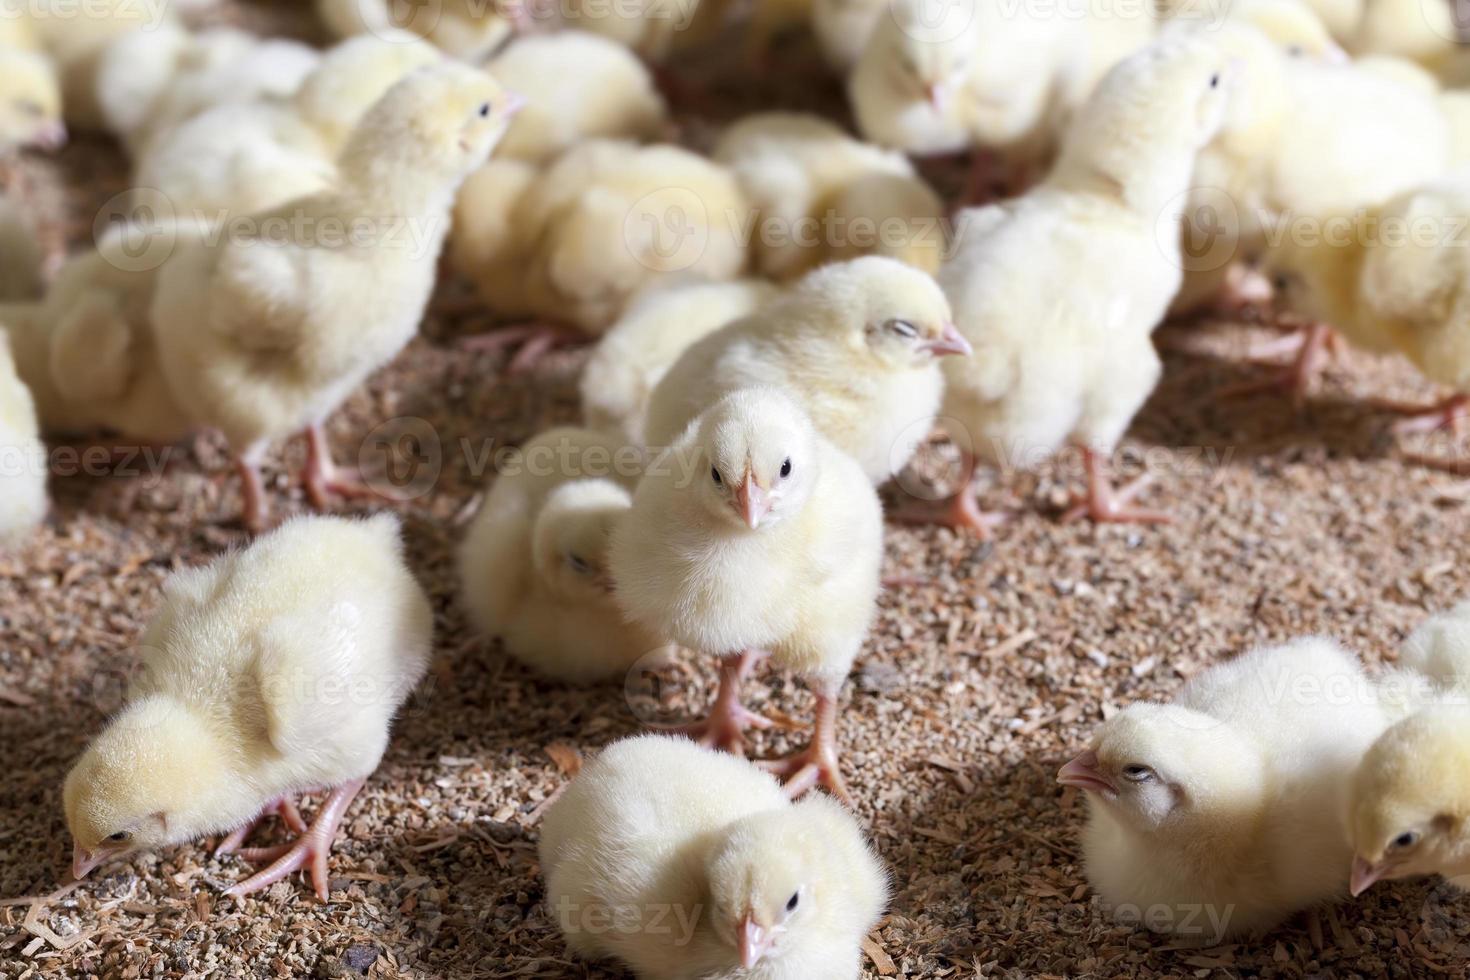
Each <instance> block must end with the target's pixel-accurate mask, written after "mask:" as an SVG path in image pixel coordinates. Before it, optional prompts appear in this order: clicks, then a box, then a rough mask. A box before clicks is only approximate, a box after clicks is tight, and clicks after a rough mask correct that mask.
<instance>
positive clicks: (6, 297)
mask: <svg viewBox="0 0 1470 980" xmlns="http://www.w3.org/2000/svg"><path fill="white" fill-rule="evenodd" d="M43 262H44V257H43V254H42V248H41V243H40V242H39V241H38V240H37V239H36V232H35V229H34V228H33V227H32V226H31V222H30V220H29V219H28V218H27V216H26V215H25V214H24V213H23V212H22V211H21V209H20V207H19V206H18V205H17V203H16V201H15V200H13V199H11V198H8V197H0V302H4V303H13V302H17V301H19V300H31V299H35V298H36V297H38V296H40V295H41V291H42V290H43V289H44V288H45V282H44V277H43V275H42V263H43Z"/></svg>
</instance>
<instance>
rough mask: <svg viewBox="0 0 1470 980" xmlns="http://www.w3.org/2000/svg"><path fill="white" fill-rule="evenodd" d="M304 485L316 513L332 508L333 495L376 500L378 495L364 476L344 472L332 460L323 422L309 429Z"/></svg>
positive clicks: (303, 474) (307, 432) (313, 424)
mask: <svg viewBox="0 0 1470 980" xmlns="http://www.w3.org/2000/svg"><path fill="white" fill-rule="evenodd" d="M302 482H303V483H305V484H306V496H307V499H309V500H310V501H311V505H312V506H313V507H315V508H316V509H317V510H326V509H327V508H328V507H329V506H331V496H330V495H331V494H333V493H335V494H338V495H340V496H343V497H376V496H379V494H378V493H377V492H376V491H374V490H373V488H372V487H370V486H368V485H367V483H366V482H365V481H364V480H363V478H362V475H361V474H359V473H356V472H352V471H350V470H349V471H344V470H343V468H342V467H340V466H338V465H337V464H336V463H335V462H333V461H332V449H331V446H329V445H328V444H327V433H326V430H325V429H323V428H322V424H321V423H320V422H313V423H312V424H311V425H310V426H308V427H307V429H306V467H305V469H304V470H303V471H302Z"/></svg>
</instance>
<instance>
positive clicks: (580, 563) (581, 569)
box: [567, 555, 592, 575]
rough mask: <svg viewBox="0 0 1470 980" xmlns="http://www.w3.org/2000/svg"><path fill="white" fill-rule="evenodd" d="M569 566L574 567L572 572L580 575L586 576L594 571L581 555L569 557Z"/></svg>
mask: <svg viewBox="0 0 1470 980" xmlns="http://www.w3.org/2000/svg"><path fill="white" fill-rule="evenodd" d="M567 564H568V565H570V566H572V571H574V572H576V573H578V574H579V575H586V574H587V573H588V572H590V571H592V566H591V565H589V564H587V561H586V559H584V558H582V557H581V556H580V555H567Z"/></svg>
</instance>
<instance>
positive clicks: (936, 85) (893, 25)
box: [870, 0, 978, 113]
mask: <svg viewBox="0 0 1470 980" xmlns="http://www.w3.org/2000/svg"><path fill="white" fill-rule="evenodd" d="M975 7H976V4H975V2H974V0H960V2H955V3H943V4H934V3H932V2H928V0H894V2H893V3H891V4H889V5H888V10H887V15H886V16H884V17H883V18H882V19H881V20H880V21H879V25H878V27H877V28H876V29H875V30H874V32H873V36H872V39H871V41H870V43H871V44H873V45H875V46H876V48H877V53H879V54H880V55H881V56H882V58H883V63H884V66H885V69H886V74H887V76H888V78H889V81H890V83H891V84H892V85H893V86H894V88H895V90H896V91H899V92H904V93H907V94H908V95H909V96H911V97H912V98H915V99H921V100H923V101H924V102H927V103H928V104H929V106H930V107H931V108H932V109H933V110H934V111H935V112H937V113H945V112H948V111H949V108H950V105H951V104H952V103H953V101H954V99H955V98H956V97H957V96H958V95H959V93H960V92H961V91H962V90H963V89H964V87H965V81H966V79H967V77H968V76H969V74H970V71H971V69H972V68H973V66H974V64H975V58H976V49H977V48H978V33H977V18H976V10H975ZM936 14H937V16H936Z"/></svg>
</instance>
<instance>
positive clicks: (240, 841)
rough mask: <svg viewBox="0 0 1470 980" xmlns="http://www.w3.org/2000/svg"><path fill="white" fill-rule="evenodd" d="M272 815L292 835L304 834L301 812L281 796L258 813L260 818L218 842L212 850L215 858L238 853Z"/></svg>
mask: <svg viewBox="0 0 1470 980" xmlns="http://www.w3.org/2000/svg"><path fill="white" fill-rule="evenodd" d="M272 814H274V815H276V816H279V817H280V818H281V822H282V823H284V824H285V825H286V826H287V828H289V829H290V831H291V832H292V833H293V834H304V833H306V821H305V820H302V819H301V811H300V810H297V809H296V804H295V803H292V802H291V801H290V800H289V799H287V798H286V797H284V796H283V797H281V798H280V799H277V800H274V801H272V802H270V803H267V804H266V807H265V809H264V810H262V811H261V812H260V816H258V817H256V818H255V819H254V820H251V821H250V822H249V823H247V824H245V826H243V827H240V828H238V829H237V830H234V831H232V832H231V833H230V834H229V836H227V837H226V838H225V839H224V840H222V841H220V842H219V846H218V847H216V848H215V849H214V853H215V856H216V857H223V856H224V855H226V854H234V853H236V852H237V851H239V850H240V848H241V847H242V846H243V845H244V843H245V841H246V839H247V838H249V836H250V835H251V834H253V833H255V829H256V828H257V827H259V826H260V825H261V824H263V823H265V822H266V820H268V819H270V817H271V815H272Z"/></svg>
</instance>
